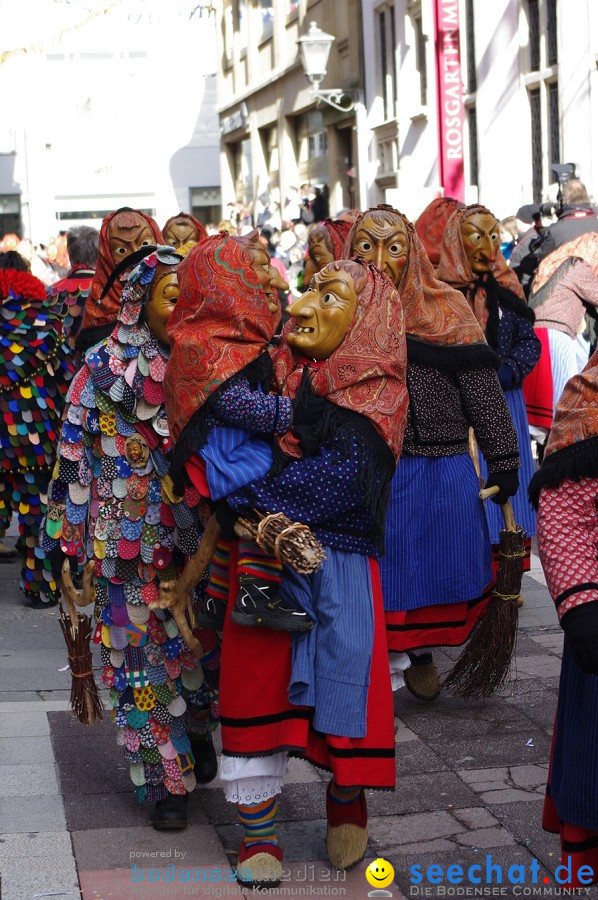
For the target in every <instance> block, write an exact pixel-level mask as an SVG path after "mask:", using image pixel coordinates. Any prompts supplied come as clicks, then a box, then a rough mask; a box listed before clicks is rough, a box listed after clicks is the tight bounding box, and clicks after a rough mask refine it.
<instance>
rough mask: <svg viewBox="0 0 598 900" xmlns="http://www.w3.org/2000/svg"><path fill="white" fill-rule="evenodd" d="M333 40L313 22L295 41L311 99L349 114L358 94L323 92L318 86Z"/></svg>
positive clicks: (338, 89) (335, 90) (324, 71)
mask: <svg viewBox="0 0 598 900" xmlns="http://www.w3.org/2000/svg"><path fill="white" fill-rule="evenodd" d="M334 40H335V38H334V35H332V34H326V32H325V31H322V30H321V29H320V28H318V26H317V24H316V23H315V22H310V25H309V31H308V32H307V34H304V35H303V37H300V38H299V39H298V41H297V43H298V44H299V55H300V57H301V64H302V65H303V70H304V72H305V75H306V78H307V80H308V81H309V83H310V85H311V94H312V97H316V98H317V99H318V100H323V101H324V102H325V103H328V105H329V106H333V107H334V108H335V109H338V110H339V111H340V112H351V111H352V110H354V109H355V103H356V102H357V101H359V99H360V97H359V93H358V94H357V95H356V96H355V95H354V92H352V91H344V90H343V89H342V88H332V89H330V90H325V91H324V90H321V89H320V85H321V83H322V82H323V80H324V78H325V77H326V70H327V67H328V57H329V56H330V48H331V47H332V43H333V41H334ZM343 97H345V98H346V100H345V101H343ZM347 101H348V102H347Z"/></svg>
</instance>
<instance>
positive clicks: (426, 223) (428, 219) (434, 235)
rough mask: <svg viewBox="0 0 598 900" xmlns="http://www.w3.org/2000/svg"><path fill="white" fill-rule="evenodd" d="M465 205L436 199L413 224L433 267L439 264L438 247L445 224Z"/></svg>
mask: <svg viewBox="0 0 598 900" xmlns="http://www.w3.org/2000/svg"><path fill="white" fill-rule="evenodd" d="M464 205H465V204H464V203H461V202H460V201H459V200H453V198H452V197H436V199H435V200H432V202H431V203H428V205H427V206H426V208H425V209H424V211H423V212H422V213H421V215H420V216H419V218H418V219H417V221H416V222H415V230H416V232H417V236H418V238H419V239H420V241H421V242H422V244H423V246H424V250H425V251H426V253H427V254H428V257H429V259H430V262H431V263H432V265H433V266H437V265H438V263H439V262H440V247H441V245H442V236H443V234H444V229H445V228H446V223H447V222H448V220H449V219H450V217H451V216H452V214H453V213H454V212H455V210H456V209H459V208H461V207H463V206H464Z"/></svg>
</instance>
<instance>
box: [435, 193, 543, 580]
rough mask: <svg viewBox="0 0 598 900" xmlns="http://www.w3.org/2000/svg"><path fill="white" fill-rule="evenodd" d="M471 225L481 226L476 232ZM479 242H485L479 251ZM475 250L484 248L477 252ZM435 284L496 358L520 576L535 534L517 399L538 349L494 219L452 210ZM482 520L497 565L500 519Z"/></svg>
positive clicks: (493, 510)
mask: <svg viewBox="0 0 598 900" xmlns="http://www.w3.org/2000/svg"><path fill="white" fill-rule="evenodd" d="M476 222H478V223H479V222H481V223H483V224H482V225H480V230H478V229H477V228H476V227H475V224H472V223H476ZM467 230H470V231H471V233H472V234H473V235H474V238H475V241H476V242H478V243H477V244H476V245H475V246H474V247H473V254H474V257H475V254H476V253H478V252H483V254H484V256H485V257H486V256H487V258H484V260H483V262H482V266H483V270H480V271H474V269H473V268H472V265H476V263H473V264H472V262H471V261H470V256H468V251H466V248H465V244H464V241H466V240H468V241H469V243H470V244H471V242H472V240H473V238H471V237H470V238H467V237H466V236H465V237H464V235H465V234H466V231H467ZM484 242H489V247H488V248H486V247H485V243H484ZM478 244H479V245H480V246H481V245H484V248H485V249H484V250H483V251H477V249H476V247H477V246H478ZM436 275H437V277H438V278H439V279H441V280H442V281H444V282H446V283H447V284H450V285H452V286H453V287H455V288H458V289H459V290H461V291H462V292H463V294H464V296H465V297H466V298H467V300H468V302H469V304H470V306H471V308H472V310H473V312H474V315H475V317H476V318H477V320H478V322H479V323H480V326H481V327H482V328H483V329H484V333H485V336H486V340H487V341H488V343H489V345H490V347H491V348H492V349H493V350H494V351H495V352H496V353H497V354H498V356H499V357H500V368H499V370H498V377H499V381H500V383H501V387H502V389H503V391H504V395H505V399H506V401H507V405H508V407H509V412H510V413H511V418H512V420H513V425H514V426H515V430H516V432H517V439H518V443H519V455H520V458H521V476H520V483H519V487H518V489H517V492H516V493H515V494H514V496H513V499H512V503H513V509H514V512H515V519H516V521H517V523H518V524H519V525H521V526H522V527H523V530H524V531H525V532H526V533H527V538H528V539H527V543H526V556H525V559H524V571H529V568H530V553H531V539H532V537H533V536H534V535H535V533H536V517H535V514H534V511H533V509H532V508H531V506H530V503H529V500H528V497H527V489H528V486H529V483H530V481H531V478H532V475H533V474H534V466H533V460H532V453H531V444H530V437H529V426H528V421H527V414H526V409H525V400H524V397H523V391H522V384H523V380H524V378H525V377H526V376H527V375H528V374H529V373H530V372H531V371H532V369H533V368H534V366H535V365H536V363H537V362H538V360H539V358H540V353H541V345H540V341H539V340H538V338H537V336H536V334H535V333H534V318H535V317H534V312H533V310H531V309H530V308H529V307H528V306H527V304H526V302H525V300H524V299H523V296H524V295H523V290H522V288H521V285H520V284H519V280H518V278H517V276H516V275H515V273H514V272H513V271H512V270H511V269H509V267H508V265H507V264H506V262H505V260H504V258H503V256H502V253H501V252H500V230H499V228H498V223H497V221H496V218H495V217H494V216H493V215H492V213H491V212H489V210H487V209H486V207H484V206H479V205H473V206H467V207H465V208H463V209H458V210H456V211H455V212H454V213H453V215H452V216H451V218H450V219H449V221H448V223H447V226H446V229H445V232H444V237H443V243H442V250H441V253H440V263H439V265H438V268H437V270H436ZM481 450H482V453H483V459H482V460H481V463H482V474H483V475H486V473H487V470H488V464H489V460H488V457H487V455H486V453H485V450H484V448H483V447H481ZM486 517H487V519H488V528H489V530H490V538H491V540H492V545H493V548H494V552H495V566H497V565H498V555H497V554H498V544H499V536H500V530H501V528H502V527H503V519H502V514H501V512H500V509H499V506H498V505H497V504H496V503H486Z"/></svg>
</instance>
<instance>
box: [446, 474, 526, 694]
mask: <svg viewBox="0 0 598 900" xmlns="http://www.w3.org/2000/svg"><path fill="white" fill-rule="evenodd" d="M499 490H500V488H499V487H498V486H497V485H495V486H494V487H491V488H487V489H484V490H482V491H480V499H481V500H486V499H487V498H488V497H492V496H493V495H494V494H497V493H498V492H499ZM501 510H502V513H503V517H504V520H505V527H504V528H503V529H502V530H501V532H500V549H499V557H500V562H499V564H498V573H497V576H496V585H495V586H494V590H493V592H492V597H491V599H490V603H489V604H488V609H487V610H486V614H485V615H484V617H483V618H482V619H481V620H480V621H479V622H478V624H477V625H476V627H475V630H474V632H473V634H472V636H471V638H470V640H469V641H468V643H467V646H466V647H465V649H464V650H463V652H462V653H461V655H460V656H459V658H458V660H457V662H456V663H455V665H454V666H453V668H452V670H451V671H450V672H449V675H448V677H447V678H446V680H445V682H444V687H445V688H447V690H449V691H451V693H453V694H456V695H457V696H459V697H463V698H464V699H470V698H471V697H489V696H490V695H491V694H493V693H494V691H496V690H498V688H500V687H502V685H503V684H504V682H505V681H506V679H507V676H508V674H509V669H510V667H511V661H512V658H513V652H514V650H515V640H516V637H517V622H518V615H519V609H518V607H519V600H520V596H521V579H522V577H523V558H524V555H525V539H526V536H527V535H526V534H525V532H524V531H523V529H522V528H521V526H520V525H517V523H516V522H515V515H514V513H513V507H512V506H511V503H510V501H509V500H507V502H506V503H504V504H502V505H501Z"/></svg>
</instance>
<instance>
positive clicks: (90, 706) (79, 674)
mask: <svg viewBox="0 0 598 900" xmlns="http://www.w3.org/2000/svg"><path fill="white" fill-rule="evenodd" d="M90 583H91V569H90V567H89V566H88V567H87V569H86V572H85V575H84V591H83V592H82V593H81V594H79V593H78V592H77V590H76V589H75V586H74V585H73V579H72V577H71V570H70V565H69V561H68V560H65V563H64V565H63V567H62V582H61V587H62V595H63V597H64V599H65V601H66V605H67V611H66V610H65V609H64V606H63V605H62V603H59V607H60V609H59V619H58V621H59V622H60V627H61V629H62V633H63V635H64V640H65V642H66V647H67V652H68V659H69V665H70V668H71V677H72V681H71V700H70V702H71V706H72V708H73V712H74V713H75V715H76V716H77V718H78V719H79V721H80V722H82V723H83V725H93V724H94V723H95V722H97V721H98V719H101V718H103V717H102V708H103V707H102V701H101V700H100V697H99V694H98V687H97V685H96V683H95V679H94V677H93V659H92V654H91V646H90V638H91V634H92V631H93V626H92V622H91V617H90V616H85V615H83V613H80V612H79V610H78V609H77V606H82V605H84V606H86V605H87V600H88V598H89V594H88V588H89V586H90Z"/></svg>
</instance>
